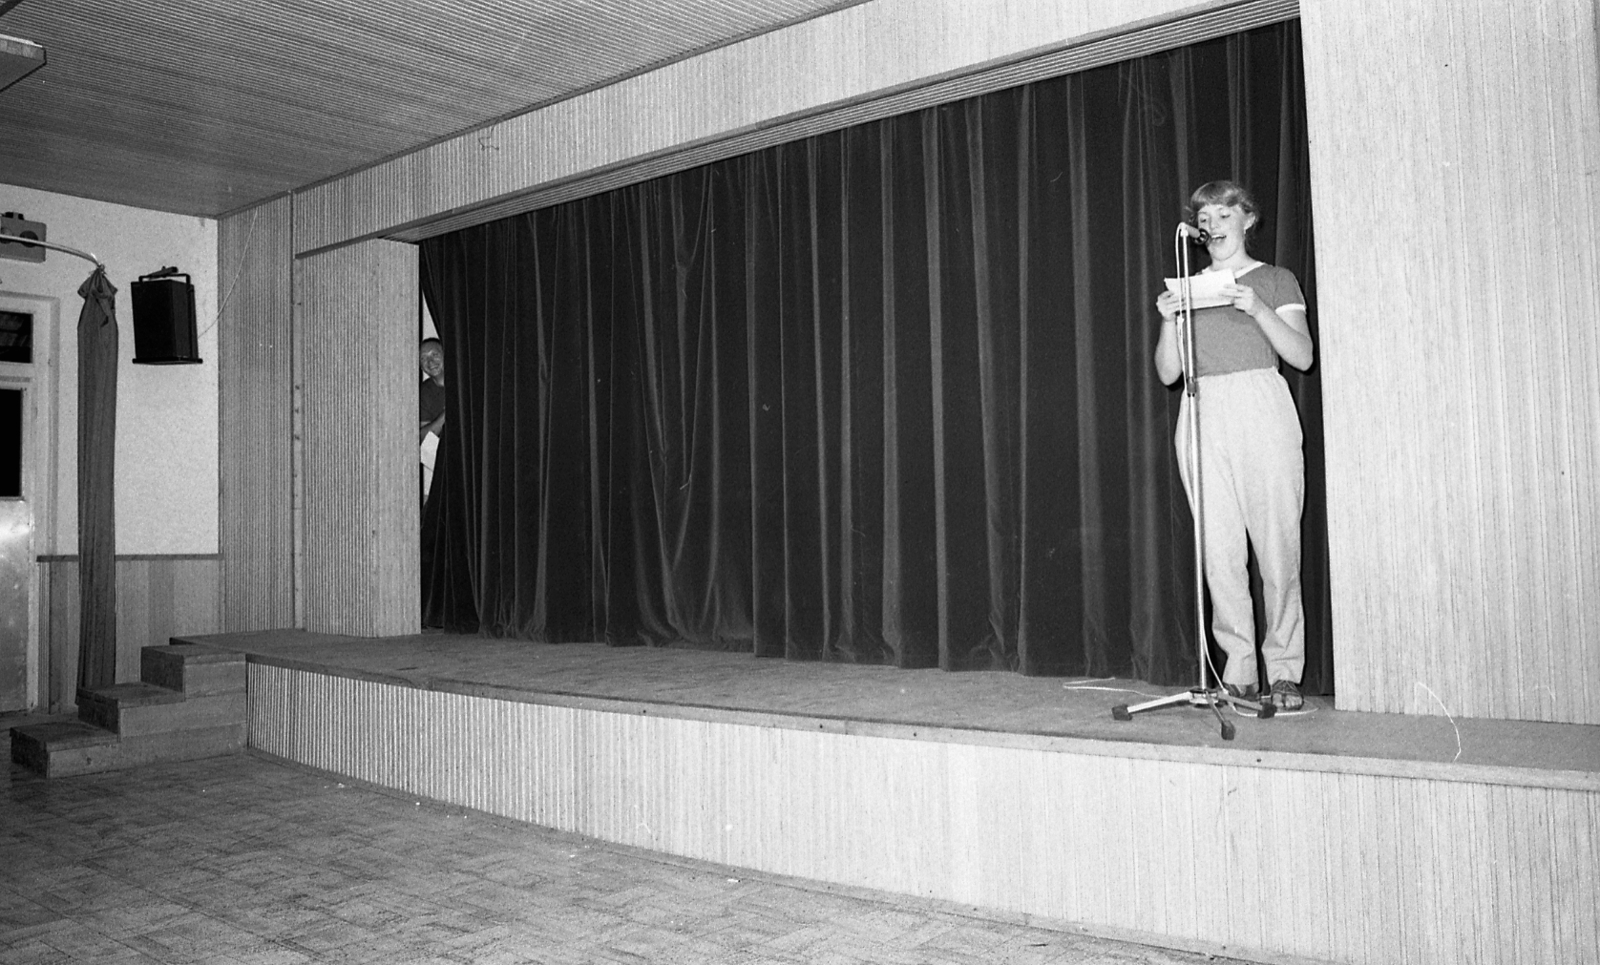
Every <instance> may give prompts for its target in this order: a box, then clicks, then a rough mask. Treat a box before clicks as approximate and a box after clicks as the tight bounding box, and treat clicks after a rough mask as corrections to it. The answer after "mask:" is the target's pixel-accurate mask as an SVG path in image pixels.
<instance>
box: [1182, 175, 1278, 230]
mask: <svg viewBox="0 0 1600 965" xmlns="http://www.w3.org/2000/svg"><path fill="white" fill-rule="evenodd" d="M1208 204H1220V205H1223V206H1225V207H1233V206H1235V205H1237V206H1238V207H1239V209H1240V210H1242V211H1243V212H1244V213H1245V214H1248V215H1252V216H1254V218H1255V220H1256V223H1255V225H1252V226H1251V227H1250V233H1251V234H1254V233H1255V229H1256V227H1257V226H1259V225H1260V224H1261V208H1260V206H1259V205H1257V204H1256V199H1255V195H1253V194H1251V193H1250V192H1249V191H1248V190H1247V189H1246V188H1245V186H1244V185H1242V184H1240V183H1238V182H1237V181H1207V182H1206V183H1205V184H1202V185H1200V186H1199V187H1198V188H1195V189H1194V194H1191V195H1189V207H1188V208H1187V209H1185V210H1184V215H1185V217H1186V218H1187V219H1188V220H1189V221H1193V220H1194V219H1195V218H1196V217H1197V216H1199V214H1200V209H1201V208H1203V207H1205V206H1206V205H1208Z"/></svg>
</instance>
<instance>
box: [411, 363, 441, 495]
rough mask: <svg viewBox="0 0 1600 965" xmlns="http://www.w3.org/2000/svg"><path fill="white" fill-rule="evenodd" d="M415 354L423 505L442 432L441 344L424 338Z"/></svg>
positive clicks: (418, 444)
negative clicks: (419, 374) (419, 376)
mask: <svg viewBox="0 0 1600 965" xmlns="http://www.w3.org/2000/svg"><path fill="white" fill-rule="evenodd" d="M417 355H418V359H419V363H420V365H421V367H422V374H423V379H422V382H421V384H420V385H419V386H418V388H417V394H418V400H419V403H420V408H421V420H422V421H421V422H420V423H419V425H418V428H417V446H418V448H419V450H420V452H421V461H422V502H423V503H424V504H426V503H427V501H428V489H429V488H430V487H431V486H432V485H433V462H434V457H435V456H436V455H437V454H438V451H439V437H440V436H442V435H444V343H442V342H440V341H439V340H438V339H436V338H425V339H423V340H422V345H421V346H420V347H419V348H418V350H417Z"/></svg>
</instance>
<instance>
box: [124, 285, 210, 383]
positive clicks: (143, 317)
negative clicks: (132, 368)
mask: <svg viewBox="0 0 1600 965" xmlns="http://www.w3.org/2000/svg"><path fill="white" fill-rule="evenodd" d="M179 279H182V280H181V281H180V280H179ZM199 353H200V346H199V345H198V344H197V342H196V339H195V334H194V285H192V284H190V282H189V276H188V275H186V274H184V273H183V272H180V271H178V269H176V268H163V269H161V270H160V271H157V272H152V273H151V274H148V275H141V276H140V277H139V280H138V281H136V282H134V283H133V361H134V362H135V363H136V364H140V365H194V364H198V363H199V362H200V354H199Z"/></svg>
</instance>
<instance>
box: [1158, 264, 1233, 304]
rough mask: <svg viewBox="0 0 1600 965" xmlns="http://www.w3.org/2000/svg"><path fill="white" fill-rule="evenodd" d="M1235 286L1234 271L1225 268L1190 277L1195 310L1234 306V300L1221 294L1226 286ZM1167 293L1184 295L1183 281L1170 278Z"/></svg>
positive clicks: (1190, 289)
mask: <svg viewBox="0 0 1600 965" xmlns="http://www.w3.org/2000/svg"><path fill="white" fill-rule="evenodd" d="M1231 284H1233V270H1232V269H1230V268H1224V269H1222V270H1221V271H1202V272H1201V273H1200V274H1198V275H1190V276H1189V291H1190V293H1191V297H1193V299H1194V307H1195V308H1217V307H1219V306H1222V305H1232V304H1233V299H1231V298H1224V297H1223V296H1222V295H1221V294H1220V292H1221V291H1222V287H1223V286H1224V285H1231ZM1167 291H1170V292H1172V293H1173V294H1175V295H1182V294H1183V279H1182V278H1168V279H1167Z"/></svg>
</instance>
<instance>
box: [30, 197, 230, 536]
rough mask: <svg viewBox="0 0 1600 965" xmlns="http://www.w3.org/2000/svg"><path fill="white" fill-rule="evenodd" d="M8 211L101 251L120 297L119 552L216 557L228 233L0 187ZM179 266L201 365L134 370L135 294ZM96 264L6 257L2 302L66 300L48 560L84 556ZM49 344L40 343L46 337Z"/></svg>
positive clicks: (39, 532) (196, 222) (52, 236)
mask: <svg viewBox="0 0 1600 965" xmlns="http://www.w3.org/2000/svg"><path fill="white" fill-rule="evenodd" d="M0 210H3V211H16V212H20V213H21V214H23V215H24V216H25V217H26V218H27V219H28V220H29V221H40V222H43V223H44V224H45V226H46V228H47V229H48V233H47V235H46V240H48V241H51V242H54V243H55V244H61V245H70V246H72V247H74V248H79V249H82V250H85V251H89V252H92V253H93V254H94V255H96V256H97V257H98V258H99V259H100V261H101V262H102V263H104V264H105V266H106V272H107V274H108V276H109V277H110V279H111V283H112V284H113V285H115V286H116V287H117V324H118V326H119V328H120V333H119V347H120V351H121V356H122V361H121V364H120V365H119V367H118V373H117V376H118V377H117V473H116V498H117V552H118V553H119V554H201V553H204V554H210V553H215V552H217V365H216V356H217V333H216V327H215V323H216V318H217V300H218V291H217V288H218V285H217V223H216V221H214V220H212V219H209V218H196V217H190V216H186V215H174V214H165V213H163V212H158V211H147V210H144V209H142V208H130V207H127V206H125V205H119V204H107V203H105V202H100V201H89V200H85V199H83V198H74V197H69V196H67V195H62V194H52V193H50V192H46V191H34V190H31V189H28V188H19V187H13V186H10V185H4V184H0ZM170 265H175V266H177V268H178V270H179V271H182V272H187V273H188V274H189V275H190V276H191V279H192V281H193V282H194V286H195V312H196V315H197V320H196V331H197V332H198V333H199V347H200V357H201V358H202V359H203V360H204V362H203V364H200V365H134V364H132V362H133V304H132V300H131V295H130V291H131V290H130V287H129V286H130V284H131V283H132V282H133V281H135V280H136V279H137V278H138V277H139V276H140V275H146V274H149V273H151V272H153V271H156V270H158V269H160V268H162V267H165V266H170ZM92 270H93V266H92V265H90V264H89V263H88V262H87V261H84V260H83V259H81V258H75V257H73V256H71V255H68V254H64V253H61V252H54V251H52V252H49V253H48V254H47V256H46V258H45V260H44V262H43V263H42V264H34V263H31V262H23V261H13V260H10V259H4V258H0V292H5V293H8V294H29V295H39V296H45V297H50V298H55V299H57V300H58V301H59V305H60V323H61V324H60V329H61V331H60V333H59V339H60V341H59V348H58V351H57V353H56V356H55V363H54V364H55V365H56V367H57V368H56V378H55V393H56V408H55V411H56V418H57V420H58V431H57V433H56V440H57V442H56V452H55V464H56V474H55V477H56V478H55V485H54V487H53V491H52V493H51V497H52V498H51V499H50V503H51V504H52V505H53V507H54V512H53V518H52V519H49V520H39V521H38V527H37V529H36V539H35V543H34V547H35V550H34V551H35V553H37V554H39V555H52V554H72V553H76V552H77V551H78V505H77V491H78V488H77V479H78V442H77V438H78V436H77V419H78V416H77V411H78V408H77V402H78V374H77V373H78V340H77V324H78V313H79V311H80V310H81V309H82V307H83V299H81V298H80V297H79V296H78V286H80V285H82V284H83V282H84V279H86V278H87V277H88V276H89V273H90V272H91V271H92ZM41 337H45V336H43V335H42V334H40V333H36V335H35V338H36V339H38V338H41Z"/></svg>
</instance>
